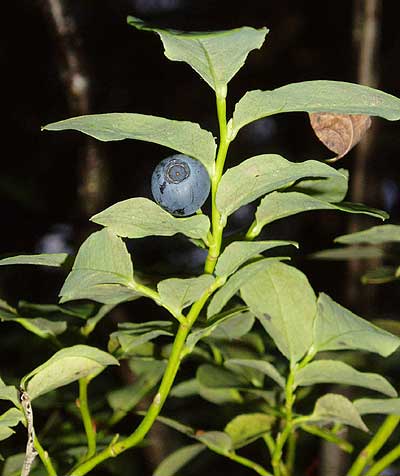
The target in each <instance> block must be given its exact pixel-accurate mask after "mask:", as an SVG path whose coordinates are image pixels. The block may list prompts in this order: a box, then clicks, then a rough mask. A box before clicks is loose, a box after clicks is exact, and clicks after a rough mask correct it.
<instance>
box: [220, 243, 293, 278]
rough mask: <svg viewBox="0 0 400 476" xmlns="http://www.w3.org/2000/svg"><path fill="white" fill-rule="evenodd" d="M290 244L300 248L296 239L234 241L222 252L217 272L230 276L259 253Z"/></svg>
mask: <svg viewBox="0 0 400 476" xmlns="http://www.w3.org/2000/svg"><path fill="white" fill-rule="evenodd" d="M290 245H291V246H295V247H296V248H298V244H297V243H296V242H294V241H278V240H271V241H254V242H253V241H234V242H233V243H231V244H229V245H228V246H227V247H226V248H225V249H224V251H223V252H222V253H221V256H220V257H219V259H218V261H217V265H216V267H215V274H216V275H217V276H229V275H230V274H232V273H234V272H235V271H236V270H237V269H238V268H239V267H240V266H241V265H242V264H244V263H246V262H247V261H248V260H250V259H251V258H253V257H254V256H256V255H258V254H259V253H263V252H264V251H267V250H270V249H272V248H276V247H279V246H290Z"/></svg>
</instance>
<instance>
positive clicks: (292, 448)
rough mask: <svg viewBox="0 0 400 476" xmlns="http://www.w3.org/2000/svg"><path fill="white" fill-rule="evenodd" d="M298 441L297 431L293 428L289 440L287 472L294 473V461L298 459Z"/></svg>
mask: <svg viewBox="0 0 400 476" xmlns="http://www.w3.org/2000/svg"><path fill="white" fill-rule="evenodd" d="M296 443H297V433H296V431H295V430H293V431H292V432H291V433H290V435H289V441H288V450H287V454H286V469H287V474H289V475H290V474H292V472H293V469H294V462H295V459H296Z"/></svg>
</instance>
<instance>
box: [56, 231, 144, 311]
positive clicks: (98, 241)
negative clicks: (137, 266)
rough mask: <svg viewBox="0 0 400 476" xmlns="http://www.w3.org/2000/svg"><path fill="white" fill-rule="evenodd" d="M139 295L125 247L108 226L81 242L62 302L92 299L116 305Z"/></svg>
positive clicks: (61, 292)
mask: <svg viewBox="0 0 400 476" xmlns="http://www.w3.org/2000/svg"><path fill="white" fill-rule="evenodd" d="M140 295H141V294H139V293H138V292H137V291H136V290H135V280H134V277H133V267H132V261H131V257H130V255H129V253H128V251H127V249H126V246H125V244H124V242H123V241H122V240H121V238H119V237H118V236H116V235H115V234H114V233H112V231H110V230H108V229H104V230H101V231H97V232H95V233H93V234H92V235H90V236H89V238H88V239H87V240H86V241H85V242H84V243H83V244H82V246H81V247H80V249H79V252H78V255H77V257H76V259H75V263H74V265H73V267H72V271H71V272H70V274H69V275H68V277H67V279H66V281H65V283H64V285H63V287H62V289H61V291H60V296H61V297H62V299H61V302H66V301H71V300H73V299H92V300H94V301H98V302H101V303H104V304H117V303H119V302H122V301H127V300H132V299H135V298H137V297H138V296H140Z"/></svg>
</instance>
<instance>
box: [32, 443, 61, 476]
mask: <svg viewBox="0 0 400 476" xmlns="http://www.w3.org/2000/svg"><path fill="white" fill-rule="evenodd" d="M34 446H35V450H36V451H37V452H38V455H39V458H40V459H41V461H42V463H43V466H44V467H45V468H46V471H47V474H48V475H49V476H57V472H56V470H55V469H54V466H53V463H52V462H51V459H50V456H49V453H47V451H46V450H44V449H43V447H42V445H41V444H40V441H39V440H38V439H37V437H36V436H35V439H34Z"/></svg>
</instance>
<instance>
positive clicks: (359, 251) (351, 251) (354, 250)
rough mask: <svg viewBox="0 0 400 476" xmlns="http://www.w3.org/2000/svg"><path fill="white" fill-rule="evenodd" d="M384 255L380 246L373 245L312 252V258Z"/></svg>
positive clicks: (349, 258)
mask: <svg viewBox="0 0 400 476" xmlns="http://www.w3.org/2000/svg"><path fill="white" fill-rule="evenodd" d="M384 255H385V253H384V251H383V250H382V249H381V248H376V247H374V246H349V247H348V248H332V249H329V250H322V251H317V252H316V253H312V254H311V255H310V258H312V259H326V260H352V259H373V258H383V257H384Z"/></svg>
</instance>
